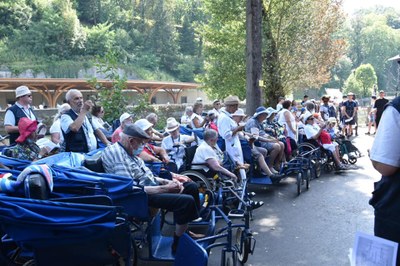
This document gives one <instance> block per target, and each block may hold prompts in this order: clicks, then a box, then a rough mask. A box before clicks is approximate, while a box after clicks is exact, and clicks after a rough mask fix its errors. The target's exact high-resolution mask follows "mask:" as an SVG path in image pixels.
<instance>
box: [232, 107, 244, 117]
mask: <svg viewBox="0 0 400 266" xmlns="http://www.w3.org/2000/svg"><path fill="white" fill-rule="evenodd" d="M232 116H243V117H245V116H246V114H245V113H244V111H243V109H242V108H238V109H237V110H236V112H234V113H233V114H232Z"/></svg>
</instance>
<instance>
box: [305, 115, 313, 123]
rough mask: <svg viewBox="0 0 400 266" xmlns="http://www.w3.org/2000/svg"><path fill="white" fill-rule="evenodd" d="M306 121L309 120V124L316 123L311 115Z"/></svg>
mask: <svg viewBox="0 0 400 266" xmlns="http://www.w3.org/2000/svg"><path fill="white" fill-rule="evenodd" d="M306 122H307V124H310V125H312V124H314V117H313V116H310V117H309V118H307V121H306Z"/></svg>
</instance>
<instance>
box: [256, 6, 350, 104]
mask: <svg viewBox="0 0 400 266" xmlns="http://www.w3.org/2000/svg"><path fill="white" fill-rule="evenodd" d="M343 18H344V17H343V13H342V12H341V1H340V0H339V1H331V0H323V1H320V0H318V1H317V0H306V1H297V0H264V14H263V20H264V24H263V25H264V40H263V41H264V45H265V50H264V51H265V52H264V56H263V61H264V62H263V63H264V83H265V84H266V88H265V94H266V95H265V99H266V100H267V101H268V103H269V104H270V105H275V103H276V100H277V98H278V97H279V96H281V95H286V94H288V93H290V92H291V91H293V90H294V89H296V88H310V87H311V88H312V87H314V88H317V87H319V86H321V85H322V84H324V83H326V82H327V81H328V80H329V78H330V68H331V67H333V66H334V65H335V64H336V62H337V60H338V59H339V58H340V57H341V56H342V55H343V54H344V48H345V41H344V40H343V39H342V37H341V36H337V35H336V33H337V32H338V30H339V29H340V27H341V25H342V23H343V21H344V20H343Z"/></svg>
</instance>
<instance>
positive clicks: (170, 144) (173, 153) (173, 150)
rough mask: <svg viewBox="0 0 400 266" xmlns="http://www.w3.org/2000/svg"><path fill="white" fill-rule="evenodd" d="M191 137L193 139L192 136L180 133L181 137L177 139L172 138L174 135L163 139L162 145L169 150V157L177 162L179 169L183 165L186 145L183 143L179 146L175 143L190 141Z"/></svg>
mask: <svg viewBox="0 0 400 266" xmlns="http://www.w3.org/2000/svg"><path fill="white" fill-rule="evenodd" d="M190 139H192V137H190V136H188V135H182V134H179V137H178V138H176V139H172V136H171V135H169V136H168V137H165V138H164V139H163V140H162V143H161V147H162V148H163V149H164V150H166V151H167V153H168V156H169V158H170V159H171V161H173V162H175V164H176V165H177V166H178V169H179V168H180V167H181V166H182V165H183V157H184V156H185V147H184V146H182V145H180V146H179V147H174V143H178V142H180V143H182V142H188V141H189V140H190Z"/></svg>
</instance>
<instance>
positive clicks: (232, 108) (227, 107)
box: [225, 104, 239, 114]
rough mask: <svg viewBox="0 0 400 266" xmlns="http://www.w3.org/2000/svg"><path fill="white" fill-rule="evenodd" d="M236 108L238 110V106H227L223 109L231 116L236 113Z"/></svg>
mask: <svg viewBox="0 0 400 266" xmlns="http://www.w3.org/2000/svg"><path fill="white" fill-rule="evenodd" d="M238 108H239V104H233V105H227V106H226V107H225V109H226V110H227V111H228V112H229V113H231V114H233V113H234V112H236V111H237V109H238Z"/></svg>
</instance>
